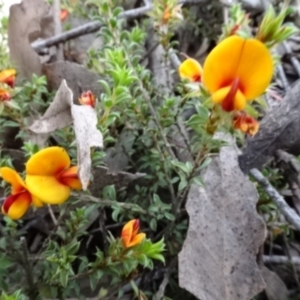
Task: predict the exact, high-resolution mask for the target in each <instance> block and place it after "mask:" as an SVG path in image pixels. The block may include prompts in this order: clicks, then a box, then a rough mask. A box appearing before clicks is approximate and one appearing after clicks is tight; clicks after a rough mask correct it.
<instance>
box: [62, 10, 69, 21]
mask: <svg viewBox="0 0 300 300" xmlns="http://www.w3.org/2000/svg"><path fill="white" fill-rule="evenodd" d="M68 16H69V11H68V10H67V9H61V11H60V21H61V22H64V21H65V20H66V19H67V17H68Z"/></svg>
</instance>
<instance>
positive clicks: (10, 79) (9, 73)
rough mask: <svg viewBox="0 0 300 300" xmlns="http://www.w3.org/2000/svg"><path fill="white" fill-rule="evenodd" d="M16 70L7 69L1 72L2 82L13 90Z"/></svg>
mask: <svg viewBox="0 0 300 300" xmlns="http://www.w3.org/2000/svg"><path fill="white" fill-rule="evenodd" d="M15 79H16V70H15V69H5V70H3V71H1V72H0V82H2V83H6V84H7V85H9V86H10V87H11V88H13V87H14V85H15Z"/></svg>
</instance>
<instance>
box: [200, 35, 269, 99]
mask: <svg viewBox="0 0 300 300" xmlns="http://www.w3.org/2000/svg"><path fill="white" fill-rule="evenodd" d="M272 75H273V61H272V57H271V54H270V52H269V50H268V49H267V48H266V46H265V45H264V44H263V43H261V42H260V41H258V40H256V39H243V38H241V37H239V36H231V37H228V38H226V39H225V40H223V41H222V42H221V43H219V44H218V45H217V46H216V47H215V48H214V49H213V50H212V51H211V52H210V54H209V55H208V56H207V58H206V60H205V63H204V67H203V82H204V85H205V86H206V87H207V89H208V90H209V91H210V92H211V93H214V92H216V91H217V90H219V89H221V88H223V87H226V86H230V85H231V83H232V82H233V81H234V80H235V78H238V79H239V82H240V85H239V89H240V90H241V92H242V93H243V94H244V96H245V98H246V99H247V100H251V99H253V98H255V97H257V96H259V95H260V94H262V93H263V92H264V91H265V90H266V88H267V87H268V85H269V83H270V81H271V79H272Z"/></svg>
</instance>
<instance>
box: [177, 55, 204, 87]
mask: <svg viewBox="0 0 300 300" xmlns="http://www.w3.org/2000/svg"><path fill="white" fill-rule="evenodd" d="M178 72H179V76H180V77H181V78H183V79H185V78H186V79H188V80H190V81H192V82H201V79H202V73H203V71H202V67H201V65H200V64H199V63H198V61H197V60H195V59H193V58H187V59H186V60H185V61H184V62H182V63H181V64H180V66H179V69H178Z"/></svg>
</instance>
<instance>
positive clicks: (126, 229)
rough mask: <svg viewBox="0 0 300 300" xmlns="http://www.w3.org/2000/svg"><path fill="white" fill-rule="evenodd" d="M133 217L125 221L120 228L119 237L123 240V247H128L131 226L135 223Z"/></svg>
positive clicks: (130, 237) (131, 230)
mask: <svg viewBox="0 0 300 300" xmlns="http://www.w3.org/2000/svg"><path fill="white" fill-rule="evenodd" d="M135 221H136V220H135V219H134V220H131V221H129V222H127V223H126V224H125V225H124V226H123V229H122V233H121V238H122V240H123V245H124V247H126V248H127V247H129V246H128V245H129V244H130V241H131V239H132V232H133V226H134V224H135Z"/></svg>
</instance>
